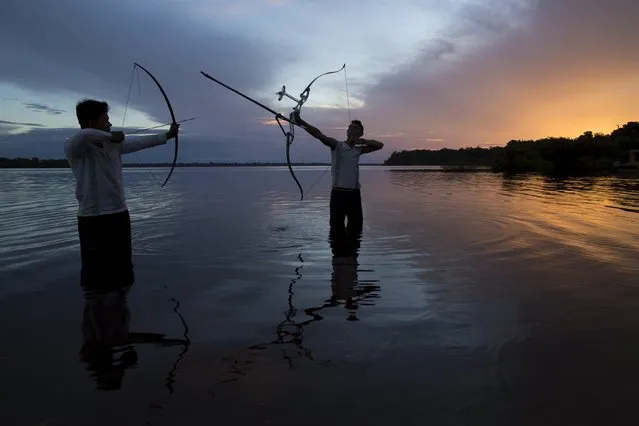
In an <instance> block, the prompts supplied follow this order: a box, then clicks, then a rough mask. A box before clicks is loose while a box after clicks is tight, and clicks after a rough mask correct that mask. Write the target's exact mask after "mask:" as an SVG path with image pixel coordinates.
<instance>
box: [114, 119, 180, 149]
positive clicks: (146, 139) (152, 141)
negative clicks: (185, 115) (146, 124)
mask: <svg viewBox="0 0 639 426" xmlns="http://www.w3.org/2000/svg"><path fill="white" fill-rule="evenodd" d="M179 127H180V125H179V124H172V125H171V128H170V129H169V131H168V132H166V133H159V134H157V135H150V136H140V137H136V138H135V139H134V140H133V141H131V142H125V143H123V144H122V151H121V152H122V154H129V153H131V152H137V151H141V150H143V149H147V148H152V147H154V146H158V145H163V144H165V143H166V142H167V141H168V140H169V139H173V138H174V137H175V135H177V132H178V129H179Z"/></svg>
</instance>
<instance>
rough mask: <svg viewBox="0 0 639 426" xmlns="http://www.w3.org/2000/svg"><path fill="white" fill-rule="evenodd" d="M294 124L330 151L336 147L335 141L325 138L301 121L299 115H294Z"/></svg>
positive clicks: (315, 128) (316, 129)
mask: <svg viewBox="0 0 639 426" xmlns="http://www.w3.org/2000/svg"><path fill="white" fill-rule="evenodd" d="M295 122H296V123H297V124H298V125H299V126H300V127H301V128H302V129H304V130H306V132H307V133H308V134H309V135H311V136H313V137H314V138H315V139H319V140H320V141H321V142H322V143H323V144H324V145H326V146H327V147H329V148H330V149H334V148H335V146H336V145H337V141H336V140H335V139H333V138H331V137H328V136H326V135H325V134H324V133H322V132H320V130H319V129H318V128H317V127H314V126H311V125H310V124H308V123H307V122H306V121H304V120H302V118H301V117H300V116H299V113H296V114H295Z"/></svg>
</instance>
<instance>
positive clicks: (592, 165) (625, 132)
mask: <svg viewBox="0 0 639 426" xmlns="http://www.w3.org/2000/svg"><path fill="white" fill-rule="evenodd" d="M384 164H385V165H387V166H408V165H413V166H418V165H421V166H425V165H439V166H459V165H462V164H463V165H466V166H484V167H489V168H490V170H492V171H493V172H498V173H504V174H518V173H539V174H541V175H546V176H561V175H564V176H565V175H573V176H575V175H596V174H605V173H609V172H614V171H620V170H639V122H636V121H630V122H627V123H626V124H624V125H623V126H621V127H618V128H617V129H615V130H614V131H612V132H611V133H610V134H608V135H607V134H603V133H593V132H591V131H587V132H584V133H583V134H582V135H581V136H579V137H576V138H566V137H546V138H543V139H537V140H511V141H509V142H508V143H507V144H506V146H503V147H492V148H479V147H477V148H461V149H457V150H454V149H446V148H445V149H440V150H437V151H433V150H412V151H400V152H397V151H396V152H393V153H392V154H391V156H390V157H389V158H388V160H386V161H385V162H384Z"/></svg>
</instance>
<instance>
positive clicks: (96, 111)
mask: <svg viewBox="0 0 639 426" xmlns="http://www.w3.org/2000/svg"><path fill="white" fill-rule="evenodd" d="M105 112H109V104H107V103H106V102H101V101H96V100H93V99H83V100H82V101H80V102H78V104H77V105H76V106H75V115H76V117H78V123H80V128H82V129H84V128H86V127H87V126H88V125H89V120H97V119H98V118H100V116H101V115H102V114H104V113H105Z"/></svg>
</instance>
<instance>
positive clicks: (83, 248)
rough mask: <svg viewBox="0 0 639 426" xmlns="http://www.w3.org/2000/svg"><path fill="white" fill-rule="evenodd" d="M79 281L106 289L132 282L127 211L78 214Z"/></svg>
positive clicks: (97, 288) (82, 283)
mask: <svg viewBox="0 0 639 426" xmlns="http://www.w3.org/2000/svg"><path fill="white" fill-rule="evenodd" d="M78 234H79V236H80V254H81V257H82V273H81V276H82V278H81V285H82V286H83V287H87V288H90V289H94V290H100V291H108V290H109V289H116V288H121V287H128V286H131V285H133V283H134V281H135V276H134V273H133V253H132V247H131V218H130V216H129V212H128V211H124V212H121V213H113V214H106V215H100V216H79V217H78Z"/></svg>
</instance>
